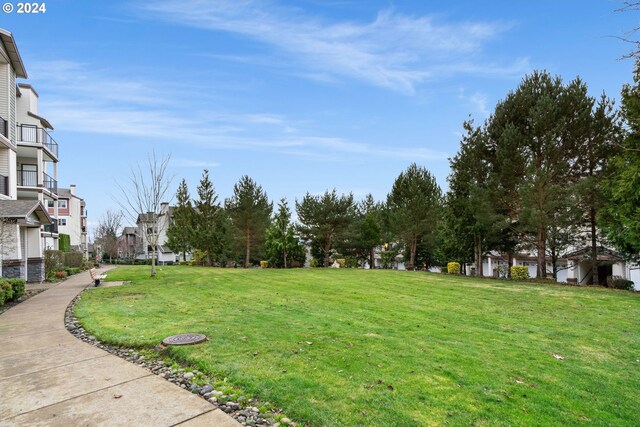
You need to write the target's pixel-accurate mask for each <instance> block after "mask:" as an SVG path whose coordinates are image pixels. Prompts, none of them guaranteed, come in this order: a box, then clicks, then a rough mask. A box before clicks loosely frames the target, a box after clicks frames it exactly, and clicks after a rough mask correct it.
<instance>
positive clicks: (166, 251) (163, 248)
mask: <svg viewBox="0 0 640 427" xmlns="http://www.w3.org/2000/svg"><path fill="white" fill-rule="evenodd" d="M158 251H160V252H161V253H163V254H170V253H172V252H173V251H172V250H171V249H169V247H168V246H163V245H158Z"/></svg>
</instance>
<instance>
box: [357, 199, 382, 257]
mask: <svg viewBox="0 0 640 427" xmlns="http://www.w3.org/2000/svg"><path fill="white" fill-rule="evenodd" d="M383 209H384V208H383V206H382V205H381V204H380V203H376V202H375V200H374V199H373V196H372V195H371V194H368V195H367V197H365V199H364V200H363V201H362V202H361V203H360V204H359V205H358V211H359V221H358V222H357V225H358V229H357V232H358V234H357V236H358V243H359V247H361V248H362V249H363V250H362V253H363V255H366V258H367V261H368V262H369V268H375V265H376V264H375V256H374V255H375V248H376V247H378V246H380V245H381V244H382V224H381V222H382V219H381V212H382V210H383Z"/></svg>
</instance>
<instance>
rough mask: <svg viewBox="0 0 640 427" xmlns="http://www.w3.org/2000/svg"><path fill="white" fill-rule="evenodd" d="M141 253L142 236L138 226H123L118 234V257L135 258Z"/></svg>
mask: <svg viewBox="0 0 640 427" xmlns="http://www.w3.org/2000/svg"><path fill="white" fill-rule="evenodd" d="M141 253H142V237H141V236H140V234H139V233H138V227H124V228H123V229H122V234H121V235H120V236H118V258H122V259H136V258H137V257H138V255H139V254H141Z"/></svg>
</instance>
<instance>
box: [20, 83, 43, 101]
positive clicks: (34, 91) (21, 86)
mask: <svg viewBox="0 0 640 427" xmlns="http://www.w3.org/2000/svg"><path fill="white" fill-rule="evenodd" d="M20 88H22V89H30V90H31V92H33V93H34V94H35V96H36V97H38V98H40V95H38V92H36V90H35V88H34V87H33V86H31V85H30V84H29V83H18V92H19V91H20Z"/></svg>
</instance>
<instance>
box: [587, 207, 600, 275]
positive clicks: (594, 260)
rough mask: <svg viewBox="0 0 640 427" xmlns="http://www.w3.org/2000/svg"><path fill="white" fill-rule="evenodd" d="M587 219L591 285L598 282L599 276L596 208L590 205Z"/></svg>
mask: <svg viewBox="0 0 640 427" xmlns="http://www.w3.org/2000/svg"><path fill="white" fill-rule="evenodd" d="M589 221H590V222H591V271H592V272H593V273H592V275H591V283H592V284H593V285H599V284H600V278H599V277H598V242H597V235H596V208H594V207H593V206H591V210H590V212H589Z"/></svg>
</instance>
